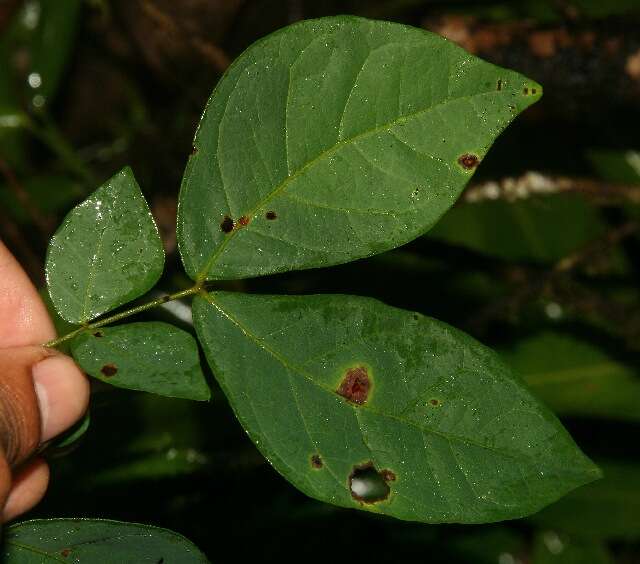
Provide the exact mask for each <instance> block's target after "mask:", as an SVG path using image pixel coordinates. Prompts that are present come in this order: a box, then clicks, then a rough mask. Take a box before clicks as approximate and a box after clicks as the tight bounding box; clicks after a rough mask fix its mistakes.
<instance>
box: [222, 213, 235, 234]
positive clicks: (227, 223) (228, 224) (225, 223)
mask: <svg viewBox="0 0 640 564" xmlns="http://www.w3.org/2000/svg"><path fill="white" fill-rule="evenodd" d="M220 229H221V230H222V231H223V232H224V233H231V232H232V231H233V219H231V218H230V217H229V216H228V215H225V216H224V219H223V220H222V223H220Z"/></svg>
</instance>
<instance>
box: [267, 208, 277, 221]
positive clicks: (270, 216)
mask: <svg viewBox="0 0 640 564" xmlns="http://www.w3.org/2000/svg"><path fill="white" fill-rule="evenodd" d="M265 217H266V218H267V219H269V220H274V219H276V218H277V217H278V216H277V215H276V212H274V211H273V210H270V211H268V212H267V213H266V215H265Z"/></svg>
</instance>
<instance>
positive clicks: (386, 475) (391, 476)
mask: <svg viewBox="0 0 640 564" xmlns="http://www.w3.org/2000/svg"><path fill="white" fill-rule="evenodd" d="M380 476H382V479H383V480H384V481H385V482H395V481H396V475H395V473H394V472H392V471H391V470H381V471H380Z"/></svg>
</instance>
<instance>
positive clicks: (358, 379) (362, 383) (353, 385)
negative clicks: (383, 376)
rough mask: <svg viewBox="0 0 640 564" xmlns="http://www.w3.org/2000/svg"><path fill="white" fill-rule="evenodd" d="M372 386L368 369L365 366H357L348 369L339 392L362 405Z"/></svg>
mask: <svg viewBox="0 0 640 564" xmlns="http://www.w3.org/2000/svg"><path fill="white" fill-rule="evenodd" d="M370 388H371V380H370V379H369V373H368V372H367V369H366V368H365V367H364V366H357V367H355V368H349V370H347V373H346V374H345V376H344V379H343V380H342V383H341V384H340V387H339V388H338V390H337V393H338V395H340V396H342V397H343V398H346V399H348V400H349V401H350V402H353V403H357V404H358V405H362V404H364V403H365V402H366V401H367V398H368V397H369V389H370Z"/></svg>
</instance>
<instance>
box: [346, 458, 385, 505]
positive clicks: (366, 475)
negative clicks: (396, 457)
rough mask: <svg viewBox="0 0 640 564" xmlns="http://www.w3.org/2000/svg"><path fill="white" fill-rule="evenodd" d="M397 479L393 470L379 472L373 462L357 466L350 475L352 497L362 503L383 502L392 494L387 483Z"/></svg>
mask: <svg viewBox="0 0 640 564" xmlns="http://www.w3.org/2000/svg"><path fill="white" fill-rule="evenodd" d="M395 479H396V475H395V474H394V473H393V472H392V471H391V470H382V471H381V472H378V471H377V470H376V469H375V468H374V466H373V463H372V462H367V463H366V464H363V465H361V466H356V467H355V468H354V469H353V472H351V474H350V475H349V490H350V491H351V497H353V499H355V500H357V501H360V502H362V503H376V502H378V501H383V500H385V499H387V498H388V497H389V494H390V493H391V488H390V487H389V484H388V483H387V482H388V481H394V480H395Z"/></svg>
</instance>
